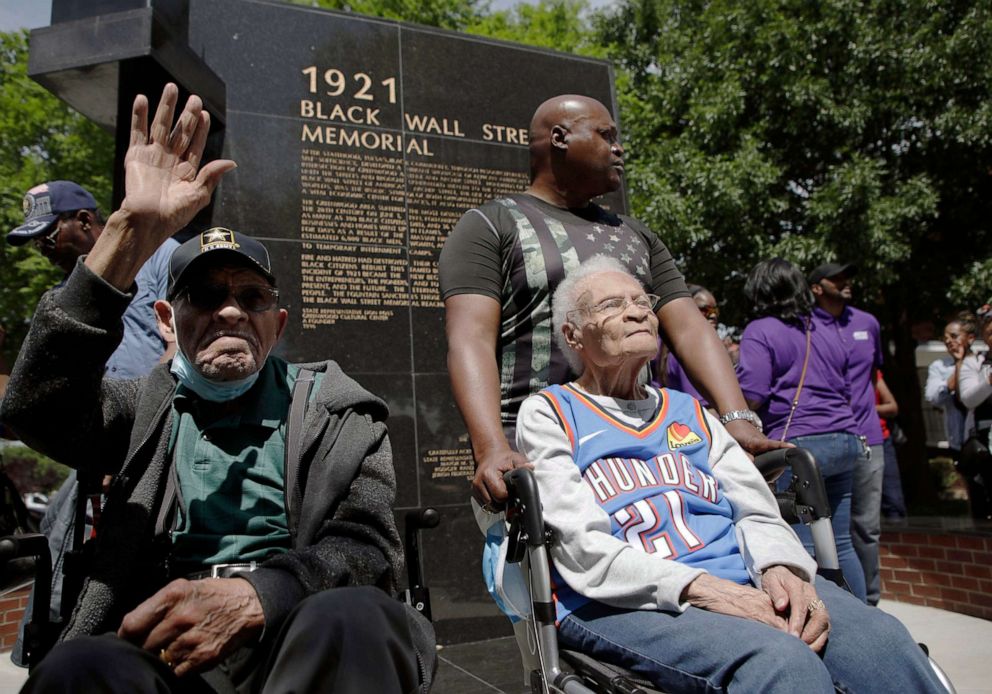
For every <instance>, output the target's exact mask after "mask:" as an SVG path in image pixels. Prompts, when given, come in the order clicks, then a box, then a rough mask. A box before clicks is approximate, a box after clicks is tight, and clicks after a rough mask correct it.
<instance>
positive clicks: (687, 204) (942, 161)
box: [597, 0, 992, 323]
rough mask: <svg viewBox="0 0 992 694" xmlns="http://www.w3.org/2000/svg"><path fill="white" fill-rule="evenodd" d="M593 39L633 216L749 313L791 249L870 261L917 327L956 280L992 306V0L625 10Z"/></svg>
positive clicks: (808, 255) (887, 295) (970, 297)
mask: <svg viewBox="0 0 992 694" xmlns="http://www.w3.org/2000/svg"><path fill="white" fill-rule="evenodd" d="M597 29H598V34H599V37H600V39H601V40H602V41H603V42H604V43H605V44H606V45H608V47H609V54H610V56H611V57H613V58H614V60H615V61H616V64H617V67H618V69H619V71H620V77H619V80H618V81H619V96H620V100H621V113H622V115H623V125H624V126H625V133H624V134H625V137H626V143H627V145H628V148H629V160H630V164H631V166H630V167H629V169H628V170H629V171H630V172H631V173H630V177H629V178H630V181H629V182H630V185H631V191H632V200H633V203H634V207H635V211H636V213H637V214H638V215H639V216H640V217H642V218H643V219H644V220H645V221H646V222H648V223H649V224H650V225H651V226H652V227H653V228H655V229H657V230H659V231H660V232H661V233H663V235H664V238H665V240H666V242H668V243H669V244H670V246H671V247H672V249H673V250H674V251H675V253H676V254H677V255H678V256H679V257H680V258H681V259H682V262H683V266H684V267H685V269H686V271H687V274H689V276H691V277H692V278H693V279H694V280H697V281H699V282H701V283H704V284H711V285H713V286H714V288H716V289H722V290H723V293H724V295H725V296H724V297H723V298H725V299H729V300H731V302H732V303H734V302H733V299H734V296H735V295H736V291H735V290H737V289H739V288H740V287H741V286H742V273H746V272H747V271H748V269H749V268H750V267H751V266H752V265H753V264H754V263H755V262H756V261H757V260H759V259H761V258H764V257H768V256H770V255H782V256H785V257H787V258H789V259H791V260H793V261H795V262H797V263H798V264H799V265H800V266H802V267H804V268H810V267H811V266H813V265H816V264H818V263H819V262H823V261H826V260H833V259H844V260H856V261H857V262H858V263H859V264H860V267H861V274H860V276H859V282H860V283H861V291H862V293H863V294H864V295H866V296H870V297H871V299H873V300H877V301H881V302H884V304H885V306H886V310H887V312H888V313H889V314H891V315H890V317H891V318H893V319H895V318H896V317H897V316H901V318H899V320H900V321H901V322H902V323H908V322H909V321H911V320H913V319H917V318H930V317H932V316H934V315H940V314H943V313H945V312H946V311H947V310H948V309H950V308H951V305H950V303H949V298H948V297H949V293H948V290H949V289H950V288H951V286H952V283H954V287H955V291H954V293H952V294H950V297H951V298H953V300H954V301H956V302H964V303H971V304H974V303H976V302H981V301H984V300H986V299H987V298H988V292H989V289H990V285H992V282H990V280H992V276H990V269H992V268H990V262H989V261H988V259H989V258H990V256H992V254H990V253H989V251H988V248H989V243H990V241H992V235H990V233H989V224H988V219H989V212H990V205H992V197H990V193H992V185H990V175H989V164H988V162H989V161H990V156H989V155H990V154H992V93H990V92H992V9H990V6H989V5H988V3H984V2H977V1H964V0H962V1H956V2H932V1H928V0H873V1H862V0H859V1H854V0H826V1H823V2H806V1H805V0H751V1H749V2H747V3H740V2H735V1H733V0H715V1H710V2H701V1H700V2H678V1H673V0H623V2H622V3H621V5H620V6H619V8H618V9H617V10H616V11H615V12H614V13H612V14H611V15H610V16H608V17H606V18H603V19H601V20H600V21H599V23H598V27H597ZM733 307H734V308H736V309H737V315H738V317H741V309H742V308H743V306H742V304H741V303H740V302H737V303H736V305H735V306H733ZM883 312H884V311H883Z"/></svg>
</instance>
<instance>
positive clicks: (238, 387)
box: [170, 350, 259, 402]
mask: <svg viewBox="0 0 992 694" xmlns="http://www.w3.org/2000/svg"><path fill="white" fill-rule="evenodd" d="M170 370H171V371H172V373H174V374H175V375H176V378H178V379H179V382H180V383H182V384H183V385H184V386H186V387H187V388H189V389H190V390H191V391H193V392H194V393H196V394H197V395H199V396H200V397H201V398H203V399H204V400H209V401H210V402H228V401H230V400H234V399H235V398H237V397H240V396H242V395H244V394H245V393H247V392H248V390H249V389H250V388H251V387H252V386H253V385H255V381H257V380H258V374H259V372H258V371H256V372H255V373H253V374H252V375H251V376H246V377H245V378H242V379H239V380H237V381H211V380H210V379H209V378H207V377H206V376H204V375H203V374H201V373H200V372H199V371H197V370H196V368H195V367H194V366H193V365H192V364H190V363H189V360H188V359H186V356H185V355H184V354H183V352H182V350H176V356H175V357H173V358H172V368H171V369H170Z"/></svg>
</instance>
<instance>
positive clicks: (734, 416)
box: [720, 410, 765, 433]
mask: <svg viewBox="0 0 992 694" xmlns="http://www.w3.org/2000/svg"><path fill="white" fill-rule="evenodd" d="M738 419H743V420H746V421H748V422H751V424H753V425H754V428H755V429H757V430H758V431H760V432H761V433H764V431H765V428H764V427H763V426H762V425H761V417H759V416H758V413H757V412H755V411H754V410H732V411H730V412H728V413H726V414H722V415H720V424H723V425H727V424H730V423H731V422H733V421H736V420H738Z"/></svg>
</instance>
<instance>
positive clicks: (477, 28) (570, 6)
mask: <svg viewBox="0 0 992 694" xmlns="http://www.w3.org/2000/svg"><path fill="white" fill-rule="evenodd" d="M587 10H588V5H587V3H586V2H585V0H539V2H537V3H535V4H528V3H520V4H518V5H516V6H514V7H513V8H512V9H510V10H502V11H498V12H492V13H490V14H487V15H486V16H484V17H482V18H481V19H479V20H478V21H476V22H475V23H473V24H470V25H468V26H466V27H465V31H467V32H468V33H470V34H477V35H479V36H488V37H490V38H494V39H503V40H505V41H516V42H518V43H525V44H527V45H530V46H538V47H541V48H551V49H553V50H556V51H565V52H568V53H578V54H582V55H590V56H597V55H601V54H602V52H603V49H602V47H601V46H600V45H599V44H598V43H597V42H595V41H594V36H593V34H592V31H591V28H590V26H589V22H588V21H587V19H586V13H587Z"/></svg>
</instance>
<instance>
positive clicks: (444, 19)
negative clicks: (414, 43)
mask: <svg viewBox="0 0 992 694" xmlns="http://www.w3.org/2000/svg"><path fill="white" fill-rule="evenodd" d="M291 1H292V2H295V3H296V4H298V5H310V6H312V7H322V8H324V9H326V10H340V11H343V12H356V13H358V14H364V15H368V16H370V17H383V18H385V19H398V20H401V21H405V22H416V23H417V24H426V25H427V26H435V27H441V28H442V29H464V28H465V27H466V26H468V25H470V24H473V23H475V22H476V21H478V19H479V18H481V17H482V15H483V13H484V11H485V5H484V3H483V2H482V0H291Z"/></svg>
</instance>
